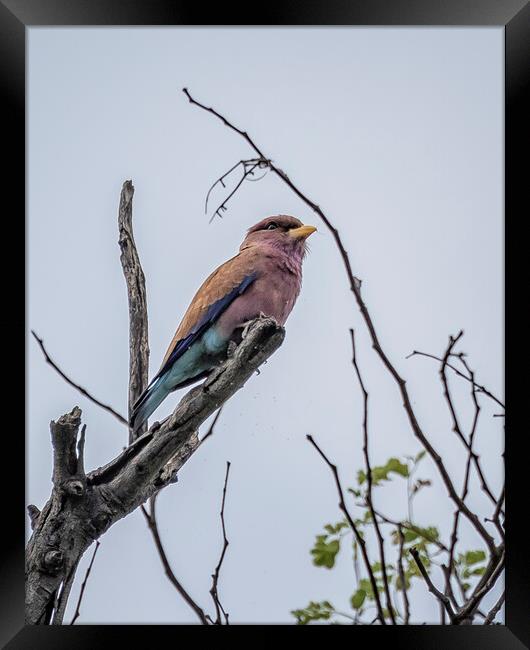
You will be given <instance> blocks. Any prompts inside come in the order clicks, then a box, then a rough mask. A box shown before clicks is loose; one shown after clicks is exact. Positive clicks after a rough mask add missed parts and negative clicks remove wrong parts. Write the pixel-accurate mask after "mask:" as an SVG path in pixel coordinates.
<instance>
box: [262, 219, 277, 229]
mask: <svg viewBox="0 0 530 650" xmlns="http://www.w3.org/2000/svg"><path fill="white" fill-rule="evenodd" d="M277 227H278V224H277V223H276V222H275V221H271V222H270V223H269V224H268V225H267V228H266V229H265V230H275V229H276V228H277Z"/></svg>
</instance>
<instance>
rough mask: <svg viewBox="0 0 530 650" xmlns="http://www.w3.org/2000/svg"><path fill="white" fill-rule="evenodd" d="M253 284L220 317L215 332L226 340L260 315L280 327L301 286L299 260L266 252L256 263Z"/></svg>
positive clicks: (297, 257)
mask: <svg viewBox="0 0 530 650" xmlns="http://www.w3.org/2000/svg"><path fill="white" fill-rule="evenodd" d="M255 267H256V268H255V269H253V270H255V271H257V273H258V277H257V278H256V280H255V281H254V282H253V283H252V284H251V285H250V287H249V288H248V289H247V290H246V291H245V292H244V293H243V294H242V295H241V296H239V297H238V298H237V299H236V300H234V302H233V303H232V304H231V305H230V306H229V307H228V309H227V310H226V311H225V312H224V313H223V314H222V316H221V317H220V319H219V321H218V324H217V328H218V331H219V332H220V333H221V334H222V335H223V336H226V337H227V338H229V337H231V335H232V333H233V332H234V330H235V329H237V328H238V327H241V326H242V325H243V324H244V323H246V322H247V321H249V320H252V319H253V318H256V317H258V316H259V315H260V313H263V314H265V315H266V316H272V317H273V318H274V319H276V320H277V321H278V323H279V324H280V325H284V324H285V321H286V320H287V317H288V316H289V314H290V313H291V310H292V309H293V307H294V304H295V302H296V299H297V297H298V294H299V293H300V288H301V286H302V256H301V255H300V256H293V255H286V254H284V253H282V252H281V251H270V252H269V253H268V254H265V255H263V256H261V257H260V259H259V260H257V261H256V264H255Z"/></svg>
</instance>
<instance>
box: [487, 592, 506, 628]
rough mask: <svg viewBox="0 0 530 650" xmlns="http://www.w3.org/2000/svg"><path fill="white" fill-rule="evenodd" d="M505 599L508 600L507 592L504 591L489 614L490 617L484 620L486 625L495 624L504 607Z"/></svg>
mask: <svg viewBox="0 0 530 650" xmlns="http://www.w3.org/2000/svg"><path fill="white" fill-rule="evenodd" d="M505 599H506V591H505V590H503V592H502V594H501V596H500V598H499V599H498V600H497V602H496V603H495V605H493V607H492V608H491V610H490V611H489V612H488V615H487V616H486V618H485V619H484V625H491V624H492V623H493V621H494V620H495V617H496V616H497V614H498V613H499V610H500V608H501V607H502V606H503V604H504V601H505Z"/></svg>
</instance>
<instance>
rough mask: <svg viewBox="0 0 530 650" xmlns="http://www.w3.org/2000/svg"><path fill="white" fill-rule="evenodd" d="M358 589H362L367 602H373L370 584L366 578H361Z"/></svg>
mask: <svg viewBox="0 0 530 650" xmlns="http://www.w3.org/2000/svg"><path fill="white" fill-rule="evenodd" d="M359 589H362V590H363V591H364V592H365V593H366V596H367V598H368V599H369V600H374V592H373V589H372V583H371V582H370V580H368V578H362V580H360V581H359Z"/></svg>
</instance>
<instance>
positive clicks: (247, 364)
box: [26, 318, 285, 624]
mask: <svg viewBox="0 0 530 650" xmlns="http://www.w3.org/2000/svg"><path fill="white" fill-rule="evenodd" d="M284 334H285V333H284V330H283V328H282V327H280V326H279V325H278V324H277V323H276V322H275V321H274V320H273V319H270V318H260V319H256V320H255V321H254V322H253V323H252V324H251V325H250V327H249V328H248V330H247V333H246V336H245V338H244V339H243V341H242V342H241V344H240V345H239V346H238V347H237V348H236V350H235V351H234V353H233V354H232V355H231V356H230V357H229V359H227V361H225V362H224V363H223V364H221V365H220V366H219V367H218V368H216V369H215V370H214V371H213V372H212V373H211V374H210V376H209V377H208V379H207V380H206V381H205V382H204V383H203V384H201V385H200V386H196V387H194V388H192V389H191V390H190V391H189V392H188V393H187V394H186V395H185V396H184V397H183V398H182V400H181V401H180V403H179V404H178V406H177V408H176V409H175V411H174V412H173V414H172V415H171V416H170V417H169V418H167V419H166V420H165V421H164V422H163V423H162V424H158V423H155V424H154V425H153V426H152V427H151V429H150V430H149V431H148V432H146V433H144V434H143V435H142V436H140V437H139V438H137V440H135V441H134V443H133V444H132V445H130V446H129V447H127V448H126V449H125V450H124V451H123V452H122V453H121V454H120V455H119V456H118V457H116V458H115V459H113V460H112V461H111V462H110V463H108V464H107V465H105V466H104V467H100V468H98V469H96V470H94V471H92V472H89V473H88V474H85V472H84V468H83V446H84V427H83V430H82V431H81V434H80V436H79V442H77V441H78V434H79V428H80V425H81V409H79V408H78V407H75V408H74V409H73V410H72V411H71V412H70V413H68V414H66V415H63V416H62V417H61V418H59V419H58V420H57V421H56V422H52V423H51V431H52V444H53V449H54V469H53V489H52V494H51V497H50V499H49V501H48V502H47V503H46V505H45V506H44V508H43V510H42V512H41V513H40V515H38V517H36V518H35V528H34V530H33V534H32V536H31V539H30V541H29V543H28V546H27V549H26V622H27V623H28V624H39V623H49V622H53V623H61V620H62V613H63V611H64V608H62V607H61V602H59V605H58V606H56V607H55V610H56V614H55V616H54V620H53V621H50V616H51V611H52V609H53V605H54V602H55V599H56V597H57V594H59V599H60V598H61V591H60V588H61V585H63V589H64V587H65V586H66V589H64V593H65V595H66V592H67V589H68V588H69V585H70V584H71V580H72V578H73V575H74V574H75V568H76V566H77V564H78V562H79V560H80V558H81V557H82V555H83V553H84V552H85V550H86V549H87V548H88V547H89V546H90V545H91V544H92V543H93V541H94V540H96V539H98V538H99V537H101V535H103V533H105V532H106V531H107V530H108V529H109V528H110V527H111V526H112V525H113V524H114V523H116V522H117V521H118V520H119V519H121V518H122V517H125V516H126V515H128V514H129V513H131V512H132V511H133V510H134V509H135V508H137V507H138V506H139V505H140V504H142V503H144V502H145V501H146V500H147V499H149V497H151V496H153V495H154V494H155V493H156V492H157V491H158V490H160V489H161V488H162V487H164V486H165V485H167V484H168V483H169V482H171V480H173V478H174V475H175V472H176V471H177V470H178V469H179V468H180V467H181V466H182V465H183V464H184V462H186V460H187V459H188V458H189V457H190V456H191V454H192V453H193V452H194V451H195V450H196V449H197V448H198V446H199V444H198V438H197V433H196V432H197V430H198V429H199V426H200V425H201V424H202V423H203V422H204V421H205V420H206V419H207V418H208V417H209V416H210V415H211V414H212V413H214V412H215V411H216V410H217V409H218V408H219V407H220V406H221V405H222V404H223V403H224V402H225V401H226V400H228V399H229V398H230V397H231V396H232V395H233V394H234V393H235V392H236V391H237V390H239V389H240V388H241V387H242V386H243V385H244V383H245V382H246V381H247V380H248V379H249V377H250V376H251V375H252V374H253V373H254V372H255V371H256V370H257V369H258V367H259V366H260V365H261V364H262V363H263V362H264V361H265V360H266V359H267V358H268V357H269V356H270V355H271V354H272V353H273V352H274V351H275V350H277V349H278V347H279V346H280V345H281V343H282V341H283V338H284ZM76 443H77V447H76ZM170 461H171V463H170V465H169V467H168V463H169V462H170ZM63 602H64V603H65V602H66V600H65V599H63ZM57 611H58V612H59V616H58V615H57Z"/></svg>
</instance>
